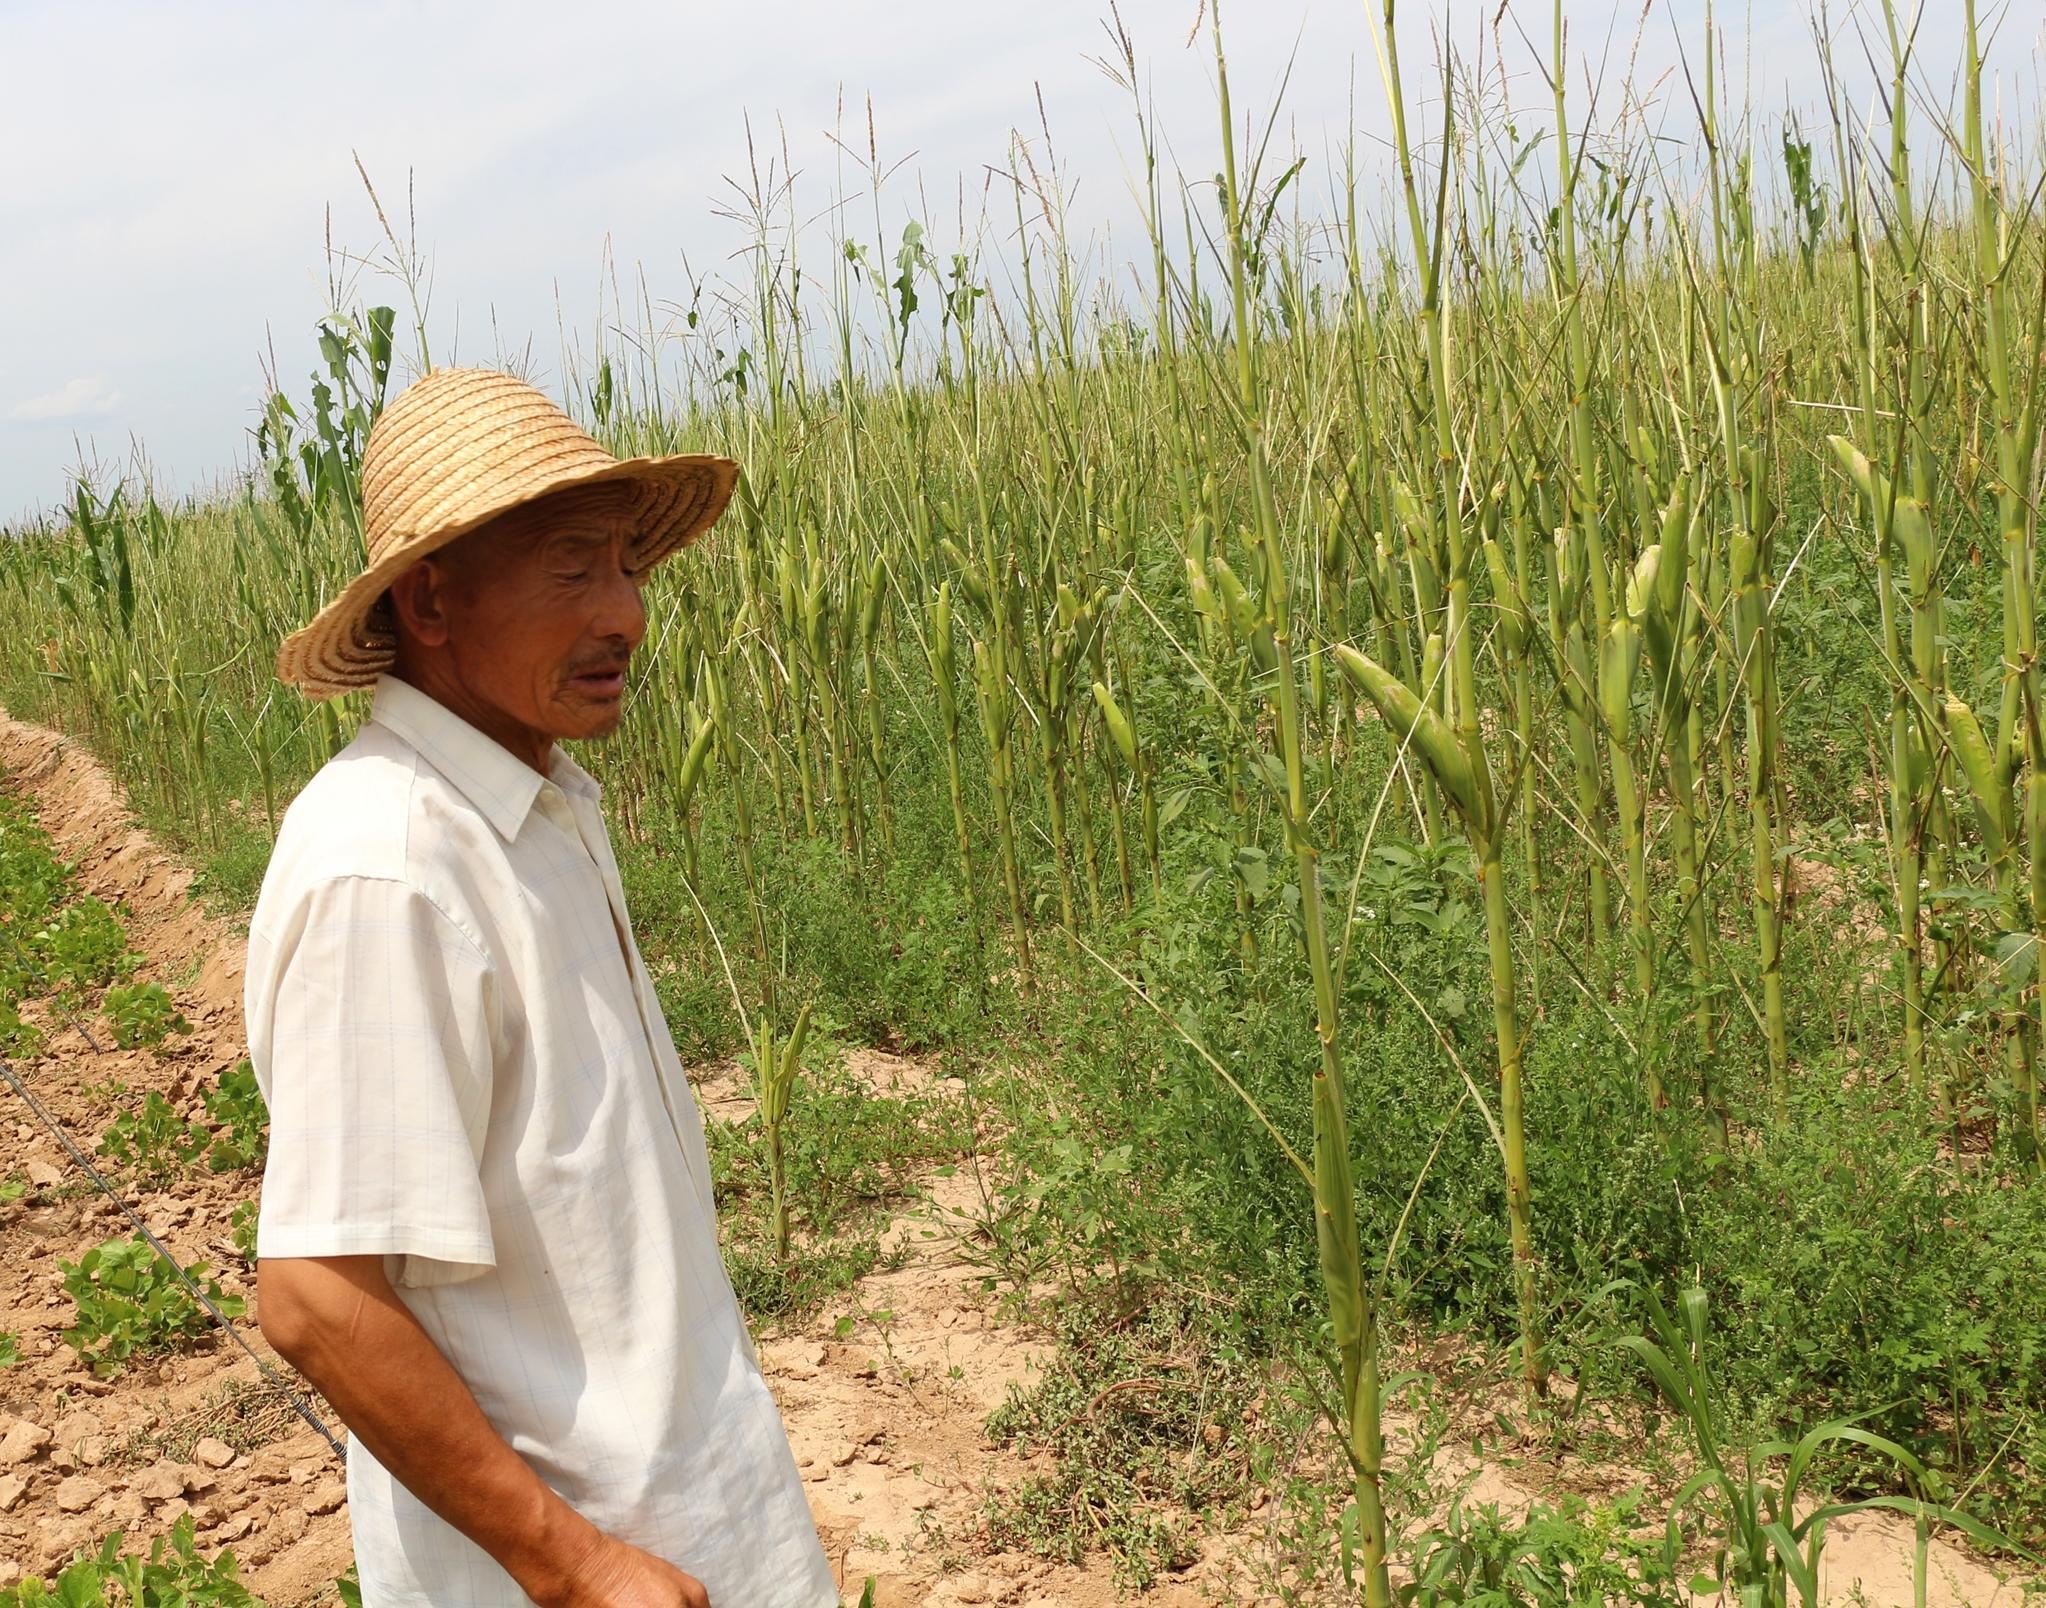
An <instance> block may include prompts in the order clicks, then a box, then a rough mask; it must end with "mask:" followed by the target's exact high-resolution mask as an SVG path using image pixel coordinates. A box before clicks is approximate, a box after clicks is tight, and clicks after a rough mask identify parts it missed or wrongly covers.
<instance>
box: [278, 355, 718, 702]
mask: <svg viewBox="0 0 2046 1608" xmlns="http://www.w3.org/2000/svg"><path fill="white" fill-rule="evenodd" d="M738 479H739V466H738V465H737V464H736V463H734V462H733V461H732V460H731V459H730V458H717V457H712V456H709V455H707V454H701V453H694V454H689V455H686V456H680V457H672V458H623V459H621V458H614V457H612V456H611V454H610V453H608V452H606V451H605V450H604V449H603V448H602V447H601V446H599V445H598V444H597V443H596V442H595V441H594V440H593V439H591V437H590V436H589V434H588V433H587V432H586V431H584V430H583V429H582V428H581V427H580V426H579V425H577V424H576V422H575V421H574V420H573V419H571V418H570V417H569V416H568V415H567V414H566V413H564V412H562V411H561V409H560V408H558V407H556V406H555V405H554V403H553V402H551V401H549V400H548V399H547V398H546V397H545V396H544V395H542V394H541V393H540V392H539V391H536V390H535V389H534V388H533V387H532V386H530V385H528V384H526V382H525V381H524V380H518V379H514V378H513V377H512V376H511V375H509V374H499V373H497V372H496V371H495V370H492V369H461V368H451V369H437V370H435V371H434V372H433V373H432V374H429V375H427V376H426V378H425V379H423V380H420V381H419V382H418V383H417V384H415V385H413V386H411V387H409V388H408V389H407V390H406V391H405V392H404V393H403V394H402V395H401V396H399V397H398V399H397V400H396V401H395V402H393V403H392V404H391V405H390V406H389V407H387V408H386V409H384V411H383V415H382V417H380V418H379V419H378V420H377V422H376V425H375V427H374V428H373V429H372V430H371V431H370V433H369V445H368V447H367V449H366V450H365V451H364V453H363V461H362V524H363V537H364V541H365V544H366V545H367V546H368V548H369V567H368V568H367V569H365V570H364V571H363V572H362V573H361V574H360V575H358V576H357V577H356V578H355V579H354V580H352V581H350V582H349V583H348V586H347V587H346V589H345V590H343V591H342V593H341V595H340V596H339V597H337V598H335V599H334V600H333V602H331V603H329V604H328V605H327V606H326V607H325V608H324V609H322V610H320V612H319V615H318V616H317V618H315V619H314V620H313V622H312V624H310V625H308V626H306V627H305V628H304V629H303V630H301V631H298V632H296V633H294V634H293V635H292V636H290V637H288V638H286V639H285V643H284V646H283V647H282V648H280V649H279V650H278V652H277V674H278V676H279V678H280V679H282V680H284V681H288V682H292V683H295V684H296V685H297V687H298V688H299V690H300V691H302V692H304V693H305V694H306V695H307V696H308V697H313V698H331V697H333V696H334V695H335V694H336V693H342V692H349V691H352V690H353V689H355V688H357V687H367V686H369V685H370V684H371V683H372V682H374V681H375V680H376V678H377V676H378V675H379V673H381V672H382V671H384V670H387V669H389V668H390V665H391V660H392V658H393V657H394V655H395V654H396V652H397V647H398V639H397V634H396V631H395V628H394V626H393V622H392V620H391V615H390V608H389V605H388V604H387V603H386V602H385V601H384V594H385V592H386V590H388V588H389V587H390V585H391V583H392V582H393V581H394V580H396V579H397V578H398V577H399V576H400V575H402V574H403V573H404V572H405V571H406V570H407V569H409V568H410V567H411V566H412V565H414V564H416V563H418V562H419V560H420V559H422V558H425V557H426V556H427V555H428V554H430V553H432V552H434V551H435V550H436V549H438V548H442V547H445V546H446V545H447V544H448V543H449V542H451V541H453V540H454V539H455V538H456V537H457V536H461V535H464V534H466V533H467V532H469V531H472V530H474V529H476V528H477V527H478V526H479V525H483V524H486V523H488V522H489V521H490V520H493V519H495V518H497V517H498V516H499V515H500V514H506V513H510V512H511V511H512V510H513V509H515V508H521V507H523V506H525V505H526V504H528V503H530V502H532V501H533V500H534V499H536V498H539V497H544V496H546V495H547V494H548V493H549V492H556V491H564V490H567V489H568V488H569V487H572V486H594V485H599V484H603V483H607V482H622V483H624V484H625V485H626V486H627V487H628V488H629V489H630V491H631V492H632V493H633V497H632V502H631V507H630V513H629V517H630V519H631V522H632V525H633V528H634V529H635V530H636V531H637V532H638V540H637V545H636V546H635V547H634V550H633V552H634V559H635V562H636V563H637V564H638V565H639V566H640V567H641V568H645V567H646V566H648V565H651V564H655V563H658V562H659V561H660V560H661V559H664V558H666V557H667V556H668V555H669V554H670V553H672V552H675V551H676V550H677V549H679V548H683V547H687V546H688V545H689V544H690V543H691V542H693V541H695V540H696V538H697V537H699V536H701V535H702V534H703V533H704V532H705V531H706V530H708V529H709V528H710V526H711V524H712V522H713V521H715V520H716V519H717V517H718V515H719V514H721V513H723V512H724V509H725V504H726V503H727V502H729V501H730V500H731V496H732V488H733V487H734V486H735V485H736V484H737V483H738Z"/></svg>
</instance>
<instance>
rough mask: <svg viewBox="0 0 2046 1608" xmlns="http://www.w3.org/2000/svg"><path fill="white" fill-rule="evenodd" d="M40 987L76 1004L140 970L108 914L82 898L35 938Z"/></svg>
mask: <svg viewBox="0 0 2046 1608" xmlns="http://www.w3.org/2000/svg"><path fill="white" fill-rule="evenodd" d="M34 947H35V951H36V954H37V956H38V958H40V960H41V961H42V966H43V975H44V979H45V981H46V982H47V983H48V984H50V985H52V986H54V987H55V988H56V989H57V990H58V991H59V992H61V993H62V994H63V995H64V996H65V997H66V998H68V999H71V1000H74V1001H75V1000H79V999H82V998H83V997H84V996H85V995H87V994H89V993H90V992H91V991H92V990H93V989H95V988H104V987H105V986H106V985H107V984H109V983H111V982H113V981H115V980H116V979H117V978H120V977H123V976H125V975H126V974H127V973H129V972H131V971H133V970H134V969H135V968H136V967H137V966H138V965H140V964H141V961H142V957H141V956H140V955H138V954H136V953H134V952H133V951H132V950H130V949H129V948H128V938H127V934H125V933H124V932H122V931H121V923H120V922H119V920H118V919H116V917H115V915H114V913H113V911H111V910H109V909H108V908H107V907H106V906H105V905H104V904H102V903H101V902H100V901H99V900H97V899H95V898H93V897H92V896H91V895H90V894H87V895H86V896H85V897H84V898H81V899H79V900H77V901H76V902H74V903H72V904H68V905H66V906H65V907H64V908H63V909H62V910H60V911H58V912H57V915H56V917H55V919H53V920H52V921H50V922H49V923H48V924H47V925H45V926H44V927H43V928H42V929H41V930H40V931H38V932H37V933H36V935H35V940H34Z"/></svg>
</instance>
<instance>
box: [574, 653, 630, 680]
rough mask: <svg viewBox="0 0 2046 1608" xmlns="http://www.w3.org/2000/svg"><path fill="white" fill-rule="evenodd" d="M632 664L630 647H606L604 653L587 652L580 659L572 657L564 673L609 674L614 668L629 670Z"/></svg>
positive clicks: (576, 674) (581, 674)
mask: <svg viewBox="0 0 2046 1608" xmlns="http://www.w3.org/2000/svg"><path fill="white" fill-rule="evenodd" d="M631 665H632V650H631V649H630V648H616V649H606V650H605V651H604V652H602V653H593V654H587V655H585V656H584V657H583V658H580V659H571V660H570V661H569V663H568V666H567V668H566V669H565V670H563V672H562V674H563V675H564V676H568V677H571V678H573V677H575V676H587V675H609V674H610V673H611V672H612V671H614V670H627V669H630V668H631Z"/></svg>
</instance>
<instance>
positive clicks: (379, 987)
mask: <svg viewBox="0 0 2046 1608" xmlns="http://www.w3.org/2000/svg"><path fill="white" fill-rule="evenodd" d="M737 472H738V470H737V465H735V464H733V463H731V462H730V461H729V460H727V459H723V458H709V457H681V458H664V459H634V460H629V461H624V462H621V461H619V460H617V459H614V458H613V457H611V455H610V454H608V453H607V452H605V451H604V450H603V448H602V447H600V446H598V445H597V443H596V442H595V441H593V440H591V439H590V438H589V437H588V436H587V435H586V434H584V433H583V432H582V431H581V430H580V429H578V428H577V427H576V426H575V424H574V423H573V422H572V421H570V420H569V418H568V417H567V415H565V414H564V413H562V412H561V411H560V409H558V408H556V407H555V406H554V405H553V404H552V403H551V402H549V401H548V400H547V399H546V398H545V397H544V396H542V395H541V394H540V393H539V392H538V391H535V390H534V389H532V388H531V387H530V386H527V385H525V384H523V383H521V382H520V381H518V380H515V379H513V378H511V377H510V376H508V375H502V374H495V373H490V372H487V371H481V370H464V369H449V370H442V371H440V372H437V373H435V374H433V375H431V376H429V377H428V378H426V379H424V380H421V381H420V382H418V383H417V384H416V385H414V386H413V387H412V388H411V389H409V390H408V391H406V392H405V393H404V394H403V395H402V396H400V397H399V398H398V399H397V400H396V401H395V402H394V403H393V404H392V405H391V407H390V408H389V409H388V410H387V411H386V412H385V413H384V415H383V417H382V418H381V419H380V420H379V421H378V423H377V426H376V428H375V430H374V431H373V432H372V434H371V436H370V441H369V447H368V452H367V455H366V459H365V463H364V466H363V515H364V526H365V532H366V536H367V541H368V548H369V559H370V561H369V565H368V568H367V569H366V570H365V571H364V573H363V574H362V575H361V576H360V577H358V578H357V579H356V580H355V581H354V582H352V583H351V584H350V585H349V586H348V587H347V588H346V589H345V590H344V591H343V592H342V594H341V595H340V596H339V597H338V598H337V599H336V600H335V601H334V603H333V604H332V605H330V606H329V607H328V608H327V609H326V610H325V611H323V612H322V613H321V615H320V616H319V618H318V619H317V620H315V621H314V622H313V623H312V624H311V625H310V626H308V627H307V628H306V629H304V630H303V631H300V632H299V633H298V634H297V635H296V636H294V637H292V638H291V640H290V641H288V642H287V643H286V644H285V646H284V648H283V651H282V652H281V654H280V655H279V659H278V670H279V674H280V675H281V676H282V677H283V678H284V679H285V680H287V681H291V682H295V683H297V684H298V685H299V686H301V687H302V688H303V689H304V690H306V691H307V692H308V693H310V694H311V695H312V696H315V697H324V696H328V695H331V694H333V693H337V692H341V691H345V690H347V689H349V688H355V687H369V686H372V685H373V686H374V687H375V701H374V704H373V706H372V708H371V712H370V718H369V721H368V723H367V724H366V725H364V726H363V728H362V731H361V733H360V735H359V736H357V737H356V739H355V741H354V742H352V743H351V744H350V745H349V746H348V747H347V748H346V749H344V750H343V751H342V752H341V753H340V754H338V755H336V756H335V758H334V759H333V760H332V761H331V762H330V763H329V764H328V765H327V766H326V767H325V768H324V769H323V770H322V771H321V772H320V773H319V775H317V776H316V777H314V778H313V780H312V782H311V784H310V785H309V786H308V787H307V788H306V790H305V791H304V792H303V793H302V794H300V795H299V797H298V799H297V801H296V802H295V803H294V804H293V805H292V807H291V810H290V812H289V814H288V815H287V816H286V817H285V821H284V826H283V829H282V831H281V832H280V833H279V834H278V839H277V847H276V851H275V853H274V855H273V857H272V859H271V863H270V869H269V873H268V875H267V876H266V877H265V878H264V882H263V892H262V897H261V899H260V901H259V902H258V904H257V906H256V913H255V917H254V919H253V921H252V923H251V926H250V932H249V963H248V985H247V1013H248V1032H249V1054H250V1057H251V1059H252V1060H253V1061H254V1063H255V1068H256V1076H257V1078H258V1079H259V1081H260V1082H261V1084H262V1088H263V1093H264V1095H265V1097H266V1098H267V1099H268V1100H269V1102H270V1113H271V1138H270V1158H269V1164H268V1168H267V1171H266V1172H265V1175H264V1180H263V1206H262V1216H261V1220H260V1225H259V1230H258V1250H259V1253H260V1256H261V1270H260V1292H259V1293H260V1297H261V1318H262V1326H263V1333H264V1334H265V1335H266V1336H267V1337H268V1338H269V1340H270V1342H271V1343H272V1344H273V1345H274V1346H275V1347H276V1349H277V1351H278V1352H279V1354H280V1355H282V1356H283V1357H284V1358H286V1359H287V1360H288V1361H290V1362H291V1363H292V1364H293V1365H294V1366H296V1367H297V1368H298V1369H299V1370H300V1371H301V1372H302V1373H304V1374H305V1375H306V1377H307V1378H308V1379H310V1380H311V1381H312V1382H313V1383H314V1384H315V1385H316V1386H318V1387H319V1389H320V1390H321V1392H322V1393H324V1394H325V1396H326V1397H327V1399H328V1400H329V1401H331V1402H332V1403H333V1404H334V1407H335V1409H336V1410H337V1411H338V1412H339V1413H340V1415H341V1417H342V1418H343V1420H344V1421H345V1422H346V1423H347V1425H348V1427H349V1429H350V1431H351V1432H352V1437H353V1438H352V1444H351V1446H350V1452H349V1459H348V1499H349V1513H350V1518H351V1521H352V1523H353V1526H354V1533H355V1549H356V1562H357V1565H358V1567H359V1571H360V1578H361V1582H362V1596H363V1601H364V1602H365V1603H366V1604H368V1605H370V1608H384V1605H387V1604H421V1605H427V1604H430V1605H432V1608H511V1605H516V1604H524V1603H527V1602H532V1603H538V1604H541V1605H543V1608H552V1605H555V1604H559V1605H562V1608H684V1605H686V1608H703V1605H704V1604H706V1603H714V1604H716V1605H717V1608H824V1605H826V1604H836V1603H837V1602H838V1600H839V1598H838V1592H837V1590H836V1589H835V1587H834V1585H833V1582H832V1578H831V1570H830V1567H829V1565H828V1564H827V1562H826V1560H825V1557H824V1554H823V1549H822V1548H821V1547H820V1546H819V1544H818V1540H817V1532H816V1530H815V1528H814V1527H813V1525H812V1523H811V1519H810V1514H809V1510H808V1507H807V1505H806V1503H805V1501H804V1497H803V1487H802V1483H801V1481H800V1479H799V1477H798V1476H797V1473H796V1469H795V1466H794V1462H793V1460H792V1459H791V1457H790V1455H789V1449H788V1442H787V1440H786V1438H785V1436H784V1433H783V1430H782V1426H781V1421H780V1418H779V1416H778V1414H777V1412H776V1410H775V1406H774V1402H773V1400H772V1398H771V1397H770V1396H769V1395H768V1392H767V1388H766V1385H765V1384H764V1383H763V1382H762V1380H761V1377H760V1370H759V1366H758V1363H757V1361H756V1359H755V1356H754V1353H753V1349H752V1343H751V1341H750V1340H749V1338H748V1337H747V1334H746V1329H745V1324H744V1320H743V1319H742V1318H741V1316H740V1313H739V1310H738V1306H737V1303H736V1302H735V1301H734V1299H733V1296H732V1290H731V1285H730V1284H729V1282H728V1281H727V1280H726V1277H725V1274H724V1269H723V1265H722V1263H721V1261H720V1259H719V1255H718V1244H717V1233H716V1225H715V1220H714V1216H713V1208H712V1202H711V1188H710V1163H709V1158H708V1155H707V1153H706V1151H705V1148H704V1140H703V1126H702V1120H701V1118H700V1117H699V1115H698V1113H697V1110H696V1106H695V1103H694V1100H693V1099H692V1097H691V1094H690V1090H689V1086H688V1083H687V1082H686V1080H685V1079H684V1077H683V1074H682V1069H681V1067H680V1065H679V1064H678V1062H677V1059H676V1056H675V1051H674V1046H673V1042H672V1040H671V1038H670V1036H669V1033H668V1030H667V1025H666V1023H665V1022H664V1021H663V1020H662V1016H661V1011H660V1007H659V1005H658V1004H657V1003H656V1001H655V998H654V991H653V987H652V984H651V983H650V982H649V980H648V977H647V973H646V969H645V967H644V966H643V965H642V964H641V963H640V959H639V954H638V951H637V949H636V948H635V946H634V944H633V940H632V930H631V925H630V922H629V921H628V919H627V916H626V910H625V899H624V894H623V891H622V890H621V888H620V886H619V881H618V870H617V865H616V862H615V861H614V860H613V858H612V854H611V847H610V842H609V839H608V837H607V835H606V832H605V828H604V822H603V817H602V815H601V814H600V812H599V809H598V789H597V786H596V784H595V783H594V782H593V781H592V780H591V779H590V777H589V776H588V775H587V774H586V773H585V772H584V771H583V770H582V769H581V768H579V767H578V766H577V765H576V764H575V763H574V762H573V761H571V760H570V759H568V758H567V757H566V756H565V755H563V754H562V752H561V751H560V750H559V749H558V748H557V747H556V744H557V743H558V742H560V741H561V740H563V739H573V738H586V737H596V736H601V735H603V734H604V733H606V732H609V731H611V730H613V729H614V728H615V727H616V726H617V725H618V721H619V714H620V704H621V699H622V697H623V694H624V685H625V672H626V667H627V663H628V661H629V660H630V658H631V655H632V652H633V649H634V648H635V647H637V646H638V644H639V641H640V639H641V637H642V635H643V634H644V633H645V629H646V612H645V609H644V607H643V606H642V603H641V600H640V587H641V585H642V584H643V582H644V580H645V576H646V572H647V570H648V567H649V566H650V565H652V564H654V563H656V562H658V561H659V560H660V559H662V558H663V557H665V556H667V555H668V554H670V553H671V552H674V551H677V550H679V549H680V548H682V547H684V546H686V545H687V544H688V543H689V542H691V541H693V540H694V539H695V538H696V537H697V536H699V535H701V534H702V532H703V531H704V530H705V529H706V528H708V526H709V525H710V524H711V522H712V521H713V520H715V519H716V518H717V516H718V514H719V513H720V512H721V511H722V510H723V508H724V505H725V503H726V501H727V499H728V498H729V497H730V496H731V492H732V487H733V484H734V481H735V479H736V477H737Z"/></svg>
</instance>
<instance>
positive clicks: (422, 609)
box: [391, 558, 450, 648]
mask: <svg viewBox="0 0 2046 1608" xmlns="http://www.w3.org/2000/svg"><path fill="white" fill-rule="evenodd" d="M449 580H450V576H449V574H448V570H447V566H446V565H444V564H442V563H441V562H440V560H439V559H437V558H422V559H421V560H420V561H419V562H418V563H417V564H414V565H413V566H412V567H411V568H410V569H408V570H406V571H405V572H404V573H403V574H402V575H400V576H399V577H398V578H397V579H396V580H395V581H393V582H391V608H392V610H393V611H394V612H395V613H396V614H397V616H398V629H399V631H400V632H401V633H402V634H404V635H405V636H408V637H410V638H412V640H413V641H415V642H417V643H418V644H419V645H420V646H421V647H427V648H439V647H445V646H446V645H447V640H448V634H449V624H448V602H449V591H450V587H449Z"/></svg>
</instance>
